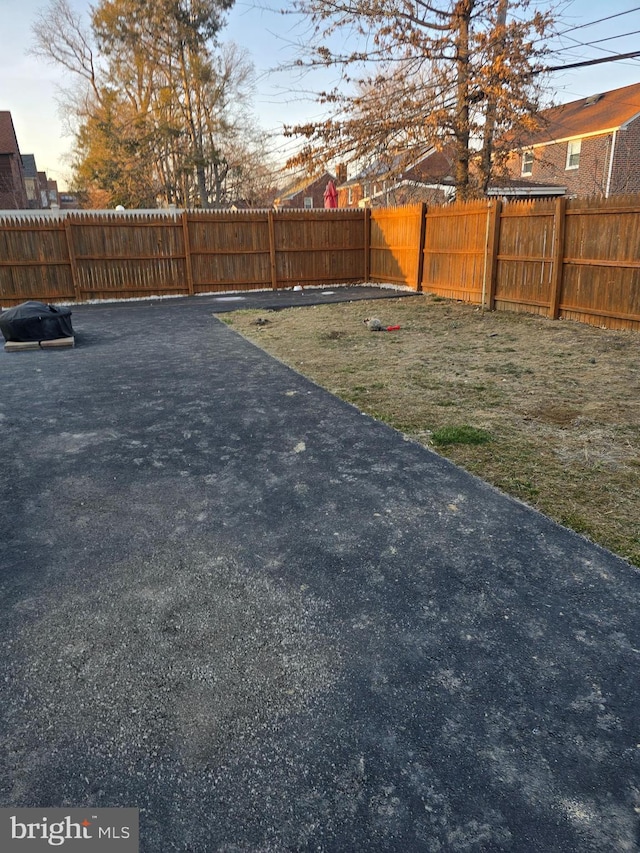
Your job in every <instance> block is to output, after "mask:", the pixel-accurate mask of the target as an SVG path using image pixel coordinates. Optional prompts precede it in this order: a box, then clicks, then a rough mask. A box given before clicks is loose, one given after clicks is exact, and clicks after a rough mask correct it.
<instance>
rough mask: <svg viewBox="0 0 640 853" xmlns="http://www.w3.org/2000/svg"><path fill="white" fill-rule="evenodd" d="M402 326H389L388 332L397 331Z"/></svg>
mask: <svg viewBox="0 0 640 853" xmlns="http://www.w3.org/2000/svg"><path fill="white" fill-rule="evenodd" d="M399 328H400V326H387V332H397V331H398V329H399Z"/></svg>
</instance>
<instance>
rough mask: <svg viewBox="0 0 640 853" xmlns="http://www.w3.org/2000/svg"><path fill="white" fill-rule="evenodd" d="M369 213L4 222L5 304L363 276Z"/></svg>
mask: <svg viewBox="0 0 640 853" xmlns="http://www.w3.org/2000/svg"><path fill="white" fill-rule="evenodd" d="M365 221H366V217H365V213H364V211H362V210H331V211H291V212H289V211H282V212H275V211H250V212H247V213H231V212H223V213H217V212H210V211H207V212H196V211H185V212H184V213H180V214H174V213H139V214H138V213H136V214H132V213H124V214H123V213H96V214H89V213H73V214H69V215H68V216H65V217H55V218H45V217H42V216H41V217H37V216H35V217H32V216H22V217H19V216H15V217H10V216H5V217H3V218H0V305H2V306H3V307H5V308H7V307H9V306H11V305H18V304H20V303H21V302H24V301H26V300H29V299H36V300H39V301H42V302H84V301H88V300H93V299H128V298H136V297H144V296H166V295H174V296H178V295H184V296H188V295H193V294H198V293H208V292H217V291H225V290H226V291H228V290H234V291H238V290H240V291H241V290H256V289H262V288H274V289H275V288H283V287H291V286H294V285H297V284H302V285H305V284H306V285H314V284H315V285H324V284H330V283H332V282H333V283H338V282H339V283H344V282H354V281H358V282H360V281H362V280H363V279H364V278H365V265H364V257H365Z"/></svg>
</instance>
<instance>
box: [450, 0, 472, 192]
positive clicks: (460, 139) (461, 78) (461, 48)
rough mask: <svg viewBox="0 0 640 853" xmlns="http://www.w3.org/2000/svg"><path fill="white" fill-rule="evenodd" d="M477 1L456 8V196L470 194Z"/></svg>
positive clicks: (459, 4) (465, 1)
mask: <svg viewBox="0 0 640 853" xmlns="http://www.w3.org/2000/svg"><path fill="white" fill-rule="evenodd" d="M473 6H474V0H460V2H458V3H457V4H456V8H455V10H454V19H455V23H454V27H455V31H456V47H457V57H456V117H455V122H454V127H455V130H454V134H455V139H456V148H457V155H458V156H457V162H456V195H457V198H459V199H460V200H464V199H466V198H468V197H469V140H470V132H469V27H470V21H471V12H472V11H473Z"/></svg>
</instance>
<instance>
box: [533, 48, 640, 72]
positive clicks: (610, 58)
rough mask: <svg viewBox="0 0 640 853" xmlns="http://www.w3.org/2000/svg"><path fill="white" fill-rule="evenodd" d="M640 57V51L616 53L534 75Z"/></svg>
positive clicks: (555, 66) (544, 70) (560, 66)
mask: <svg viewBox="0 0 640 853" xmlns="http://www.w3.org/2000/svg"><path fill="white" fill-rule="evenodd" d="M637 56H640V50H632V51H630V52H629V53H616V54H615V55H614V56H602V57H601V58H600V59H585V60H584V61H583V62H571V63H569V64H568V65H552V66H550V67H549V68H542V69H540V71H534V72H532V73H533V74H544V73H546V72H549V71H567V70H568V69H570V68H586V67H587V66H590V65H602V63H604V62H616V61H618V60H619V59H633V58H635V57H637Z"/></svg>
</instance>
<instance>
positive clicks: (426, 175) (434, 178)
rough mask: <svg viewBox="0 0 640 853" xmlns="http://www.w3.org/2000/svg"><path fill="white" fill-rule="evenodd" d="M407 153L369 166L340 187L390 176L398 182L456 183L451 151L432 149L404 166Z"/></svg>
mask: <svg viewBox="0 0 640 853" xmlns="http://www.w3.org/2000/svg"><path fill="white" fill-rule="evenodd" d="M405 157H406V155H399V154H398V155H396V156H395V157H393V158H392V159H391V160H384V161H382V160H380V161H376V162H375V163H373V164H371V165H370V166H367V167H366V168H365V169H363V170H362V171H361V172H360V173H359V174H358V175H356V176H355V178H351V180H349V181H345V182H344V183H343V184H340V187H351V186H354V185H355V184H361V183H364V182H365V181H366V182H368V181H371V180H375V179H378V180H383V179H384V178H387V177H389V178H390V179H391V180H392V181H397V182H407V181H409V182H415V183H420V184H427V185H430V186H431V185H434V184H438V185H442V184H444V185H450V186H453V185H454V184H455V180H454V178H453V170H454V166H453V160H452V157H451V156H450V152H449V151H448V150H447V149H446V148H445V149H444V150H443V151H436V150H434V149H431V151H429V152H428V153H427V154H426V155H425V156H423V157H422V158H421V159H419V160H417V161H415V162H414V163H413V164H412V165H410V166H407V165H405V166H404V168H402V166H403V160H404V159H405ZM400 169H401V171H399V170H400Z"/></svg>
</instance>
